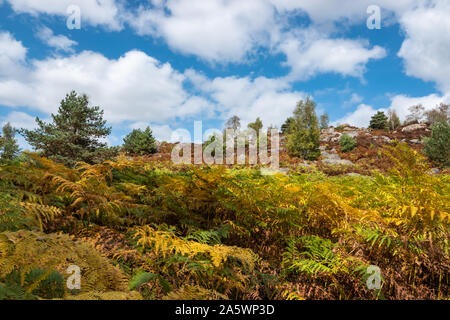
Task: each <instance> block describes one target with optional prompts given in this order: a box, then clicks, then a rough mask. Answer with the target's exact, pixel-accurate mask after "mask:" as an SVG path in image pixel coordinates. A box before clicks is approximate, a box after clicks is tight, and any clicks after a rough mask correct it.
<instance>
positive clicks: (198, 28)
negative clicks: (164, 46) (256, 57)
mask: <svg viewBox="0 0 450 320" xmlns="http://www.w3.org/2000/svg"><path fill="white" fill-rule="evenodd" d="M153 4H154V6H153V7H151V8H149V7H142V6H141V7H140V8H139V9H138V10H137V13H136V15H131V16H130V17H129V23H130V24H131V26H133V27H134V28H135V29H136V30H137V32H138V33H139V34H141V35H152V36H156V37H163V38H164V39H165V40H166V42H167V43H168V45H169V46H170V47H171V48H173V49H175V50H176V51H179V52H182V53H186V54H194V55H197V56H199V57H201V58H204V59H206V60H209V61H213V62H240V61H242V60H246V59H247V58H248V55H249V54H251V52H252V51H253V50H255V49H256V47H257V46H260V45H267V44H268V42H269V34H270V32H272V30H273V29H274V28H275V21H274V16H273V14H274V12H273V7H272V6H271V5H270V4H269V3H267V2H266V1H260V0H246V1H241V0H230V1H223V0H211V1H204V0H168V1H165V2H161V1H153Z"/></svg>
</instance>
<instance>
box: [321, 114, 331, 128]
mask: <svg viewBox="0 0 450 320" xmlns="http://www.w3.org/2000/svg"><path fill="white" fill-rule="evenodd" d="M329 122H330V119H329V118H328V114H327V113H324V114H322V115H321V116H320V129H327V128H328V126H329Z"/></svg>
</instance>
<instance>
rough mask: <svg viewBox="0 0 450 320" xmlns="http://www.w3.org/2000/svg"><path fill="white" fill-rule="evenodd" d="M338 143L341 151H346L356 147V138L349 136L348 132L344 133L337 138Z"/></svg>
mask: <svg viewBox="0 0 450 320" xmlns="http://www.w3.org/2000/svg"><path fill="white" fill-rule="evenodd" d="M339 145H340V146H341V151H342V152H348V151H351V150H353V149H355V147H356V140H355V139H353V138H352V137H350V136H349V135H348V134H346V133H344V134H343V135H342V136H341V138H340V139H339Z"/></svg>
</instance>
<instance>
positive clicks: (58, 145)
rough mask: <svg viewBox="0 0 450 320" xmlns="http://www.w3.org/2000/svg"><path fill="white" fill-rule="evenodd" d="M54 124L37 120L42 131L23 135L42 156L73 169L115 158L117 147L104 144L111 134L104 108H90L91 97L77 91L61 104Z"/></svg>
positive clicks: (67, 96)
mask: <svg viewBox="0 0 450 320" xmlns="http://www.w3.org/2000/svg"><path fill="white" fill-rule="evenodd" d="M52 119H53V122H52V123H45V122H43V121H41V120H40V119H39V118H36V122H37V125H38V128H37V129H35V130H25V129H21V130H20V133H21V134H22V135H23V136H24V137H25V139H26V140H27V141H28V143H29V144H30V145H31V146H32V147H33V148H34V149H35V150H40V151H41V154H42V156H44V157H48V158H50V159H53V160H55V161H58V162H61V163H63V164H65V165H67V166H73V165H74V164H75V163H76V162H79V161H83V162H87V163H91V164H92V163H98V162H102V161H104V160H105V159H107V158H109V157H111V156H112V155H113V154H114V153H115V149H114V148H108V147H107V146H106V143H103V142H101V141H100V139H101V138H105V137H107V136H108V135H109V134H110V133H111V128H110V127H106V121H105V120H103V110H100V107H98V106H96V107H89V99H88V97H87V95H85V94H83V95H78V94H77V93H76V92H75V91H72V92H71V93H70V94H67V95H66V97H65V98H64V99H63V100H62V101H61V104H60V106H59V109H58V113H57V114H56V115H54V114H52Z"/></svg>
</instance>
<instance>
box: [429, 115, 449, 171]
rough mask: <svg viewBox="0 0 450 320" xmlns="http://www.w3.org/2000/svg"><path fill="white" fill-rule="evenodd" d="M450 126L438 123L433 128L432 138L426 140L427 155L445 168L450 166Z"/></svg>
mask: <svg viewBox="0 0 450 320" xmlns="http://www.w3.org/2000/svg"><path fill="white" fill-rule="evenodd" d="M449 141H450V125H449V124H448V123H447V122H441V121H439V122H436V123H434V124H433V125H432V126H431V136H430V137H429V138H424V143H425V149H424V151H425V154H426V155H427V156H428V157H429V158H430V159H431V160H432V161H435V162H437V163H439V164H441V165H443V166H445V167H448V166H450V144H449Z"/></svg>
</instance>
